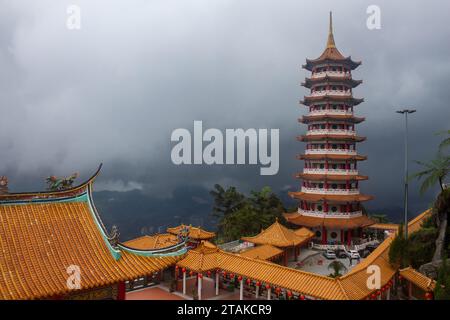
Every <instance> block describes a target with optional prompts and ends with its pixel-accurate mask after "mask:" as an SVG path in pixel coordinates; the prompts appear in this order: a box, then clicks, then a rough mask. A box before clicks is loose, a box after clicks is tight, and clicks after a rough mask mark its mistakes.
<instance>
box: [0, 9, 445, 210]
mask: <svg viewBox="0 0 450 320" xmlns="http://www.w3.org/2000/svg"><path fill="white" fill-rule="evenodd" d="M70 4H76V5H79V7H80V8H81V29H80V30H69V29H68V28H67V27H66V20H67V17H68V14H67V13H66V10H67V7H68V6H69V5H70ZM371 4H376V5H378V6H379V7H380V8H381V29H380V30H369V29H368V28H367V27H366V19H367V17H368V15H367V14H366V9H367V7H368V5H371ZM330 10H332V11H333V17H334V34H335V40H336V44H337V47H338V48H339V50H340V51H341V52H342V53H343V54H344V55H346V56H347V55H351V56H352V58H353V59H354V60H362V62H363V64H362V66H361V67H359V68H358V69H357V70H356V71H355V72H354V73H353V76H354V78H355V79H363V81H364V83H363V84H362V85H361V86H359V87H358V88H356V89H355V90H354V95H355V96H356V97H364V98H365V102H364V103H363V104H361V105H359V106H357V107H356V108H355V110H356V113H357V115H360V116H364V117H366V122H363V123H362V124H360V125H358V126H357V131H358V134H360V135H364V136H367V137H368V139H367V141H366V142H364V143H361V144H360V145H359V146H358V147H359V151H360V153H361V154H365V155H367V156H368V161H365V162H363V163H362V164H361V165H360V166H359V169H360V172H361V173H362V174H367V175H369V177H370V180H369V181H367V182H363V183H361V184H360V185H361V186H362V190H363V191H364V192H366V193H370V194H373V195H374V196H375V197H376V199H375V200H374V201H372V203H371V204H370V205H371V206H372V207H377V208H384V207H390V206H400V207H401V205H402V175H403V119H402V118H401V116H400V115H398V114H396V113H395V112H394V111H395V110H396V107H395V106H407V107H414V108H416V109H417V110H418V112H417V113H416V114H414V115H412V116H411V118H410V142H411V145H410V158H411V171H412V172H414V171H415V170H417V166H415V165H414V164H413V160H427V159H430V158H432V157H433V156H434V155H435V153H436V149H437V145H438V143H439V141H440V139H441V137H437V136H435V132H437V131H441V130H445V129H449V122H450V121H449V120H450V106H449V104H448V102H449V101H450V90H449V83H450V41H449V39H450V27H449V25H450V24H449V22H448V14H449V12H450V3H448V2H445V1H437V0H436V1H426V2H425V1H372V0H371V1H361V0H354V1H308V2H306V1H298V0H281V1H280V0H277V1H275V0H270V1H263V0H246V1H242V0H179V1H174V0H159V1H150V0H142V1H137V0H128V1H124V0H123V1H111V0H108V1H99V0H96V1H93V0H86V1H80V0H71V1H65V0H58V1H56V0H53V1H43V0H40V1H25V0H11V1H3V0H2V1H0V110H1V117H0V150H1V158H0V175H7V176H8V177H9V180H10V188H11V189H12V190H14V191H24V190H26V189H42V188H44V182H43V180H44V178H45V177H46V176H48V175H51V174H56V175H68V174H70V173H72V172H73V171H79V172H80V173H81V175H82V177H83V178H85V177H88V176H89V175H90V174H91V173H92V172H93V171H95V169H96V167H97V165H98V164H99V163H100V162H103V163H104V170H103V173H102V175H101V177H100V178H99V179H98V181H97V184H96V186H97V189H98V190H99V189H102V190H105V189H106V190H119V191H126V190H130V189H134V188H139V189H142V190H143V191H144V192H148V193H151V194H152V195H159V196H161V197H170V196H171V191H172V190H173V189H174V188H175V187H176V186H179V185H201V186H205V187H207V188H210V187H211V186H212V185H213V184H214V183H223V184H225V185H230V184H232V185H237V186H239V187H241V188H243V189H244V190H248V189H250V188H258V187H261V186H263V185H270V186H271V187H272V188H273V189H275V190H288V189H290V190H293V189H294V188H296V187H298V186H299V183H298V181H296V180H295V179H293V174H294V173H295V172H297V171H299V170H301V169H302V167H303V164H302V163H301V162H300V161H298V160H295V156H296V155H297V154H299V153H302V152H303V150H304V144H302V143H300V142H297V141H296V140H295V136H296V135H298V134H301V133H302V132H304V131H305V126H304V125H301V124H299V123H298V122H297V118H298V117H300V116H301V115H302V114H304V113H305V112H306V109H305V107H304V106H301V105H299V104H298V101H299V100H300V99H301V98H302V97H303V96H304V95H305V94H307V91H306V89H305V88H302V87H301V86H300V82H301V81H302V80H303V79H304V78H305V76H307V75H308V73H307V71H306V70H303V69H301V65H302V64H303V63H304V62H305V58H307V57H308V58H316V57H318V56H319V55H320V54H321V53H322V51H323V49H324V46H325V43H326V37H327V31H328V12H329V11H330ZM194 120H202V121H203V125H204V127H205V128H210V127H213V128H220V129H224V128H244V129H245V128H269V129H270V128H279V129H280V144H281V149H280V171H279V173H278V174H277V175H276V176H265V177H261V176H260V175H259V167H258V166H239V167H237V166H213V167H208V166H178V167H177V166H175V165H173V164H172V162H171V160H170V150H171V147H172V146H173V143H171V141H170V135H171V132H172V131H173V130H174V129H176V128H188V129H189V130H192V128H193V121H194ZM411 189H412V190H411V193H412V198H411V203H412V207H413V208H414V210H420V209H423V208H425V207H426V206H427V205H428V204H429V203H430V201H431V199H432V197H433V195H434V194H435V192H436V190H434V191H431V192H430V193H429V194H428V195H427V196H424V197H420V196H419V195H418V192H417V191H416V189H417V184H416V183H413V184H412V187H411ZM174 201H176V199H174Z"/></svg>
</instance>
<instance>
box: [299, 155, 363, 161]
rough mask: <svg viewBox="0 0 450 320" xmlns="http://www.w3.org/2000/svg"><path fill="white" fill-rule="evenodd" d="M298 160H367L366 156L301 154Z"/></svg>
mask: <svg viewBox="0 0 450 320" xmlns="http://www.w3.org/2000/svg"><path fill="white" fill-rule="evenodd" d="M297 159H298V160H323V159H329V160H356V161H363V160H367V156H362V155H347V154H301V155H298V156H297Z"/></svg>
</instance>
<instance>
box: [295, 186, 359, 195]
mask: <svg viewBox="0 0 450 320" xmlns="http://www.w3.org/2000/svg"><path fill="white" fill-rule="evenodd" d="M302 192H304V193H315V194H337V195H354V194H359V189H332V188H328V189H325V188H308V187H302Z"/></svg>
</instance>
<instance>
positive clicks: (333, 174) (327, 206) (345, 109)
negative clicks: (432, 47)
mask: <svg viewBox="0 0 450 320" xmlns="http://www.w3.org/2000/svg"><path fill="white" fill-rule="evenodd" d="M360 64H361V62H356V61H353V60H352V59H351V58H350V57H344V56H343V55H342V54H341V53H340V52H339V50H338V49H337V48H336V45H335V42H334V36H333V26H332V15H331V12H330V26H329V33H328V41H327V46H326V48H325V51H324V52H323V53H322V54H321V55H320V57H319V58H317V59H313V60H309V59H307V60H306V64H305V65H303V68H304V69H306V70H308V71H311V76H310V77H308V78H306V79H305V81H304V82H303V83H302V86H304V87H305V88H307V89H309V95H307V96H305V97H304V98H303V100H302V101H300V103H301V104H303V105H305V106H306V107H307V109H308V114H306V115H304V116H302V117H301V118H300V119H298V121H299V122H300V123H303V124H305V125H306V127H307V131H306V133H305V134H303V135H300V136H298V137H297V140H299V141H302V142H305V143H306V148H305V153H304V154H302V155H299V156H298V159H300V160H303V161H304V168H303V172H299V173H297V174H296V175H295V177H296V178H298V179H300V180H301V181H302V183H301V189H300V191H297V192H290V193H289V195H290V196H291V197H292V198H294V199H297V200H298V202H299V206H298V210H297V212H294V213H287V214H285V217H286V219H287V220H288V221H290V222H292V223H294V224H297V225H301V226H305V227H309V228H312V229H313V231H314V232H315V237H316V240H319V241H320V242H322V244H347V245H351V244H352V243H355V242H356V241H357V240H358V239H357V238H358V237H361V234H362V232H361V229H362V228H363V227H366V226H369V225H371V224H373V223H374V222H373V221H372V220H371V219H370V218H368V217H367V216H366V215H365V214H364V212H363V211H364V210H363V207H362V204H361V203H362V202H364V201H368V200H371V199H372V198H373V197H372V196H370V195H365V194H361V193H360V191H359V182H360V181H364V180H367V179H368V177H367V176H364V175H360V174H359V171H358V167H357V163H358V161H363V160H366V157H365V156H362V155H359V154H358V153H357V151H356V145H357V143H359V142H362V141H364V140H365V139H366V138H365V137H362V136H358V135H357V134H356V124H359V123H361V122H363V121H364V120H365V119H364V118H362V117H357V116H355V114H354V107H355V106H358V105H359V104H360V103H362V102H363V101H364V99H361V98H355V97H353V89H354V88H356V87H357V86H359V85H360V84H361V83H362V80H354V79H353V78H352V70H354V69H356V68H357V67H358V66H359V65H360Z"/></svg>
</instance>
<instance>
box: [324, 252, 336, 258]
mask: <svg viewBox="0 0 450 320" xmlns="http://www.w3.org/2000/svg"><path fill="white" fill-rule="evenodd" d="M323 256H324V257H325V258H327V259H336V253H334V251H333V250H325V251H324V253H323Z"/></svg>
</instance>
